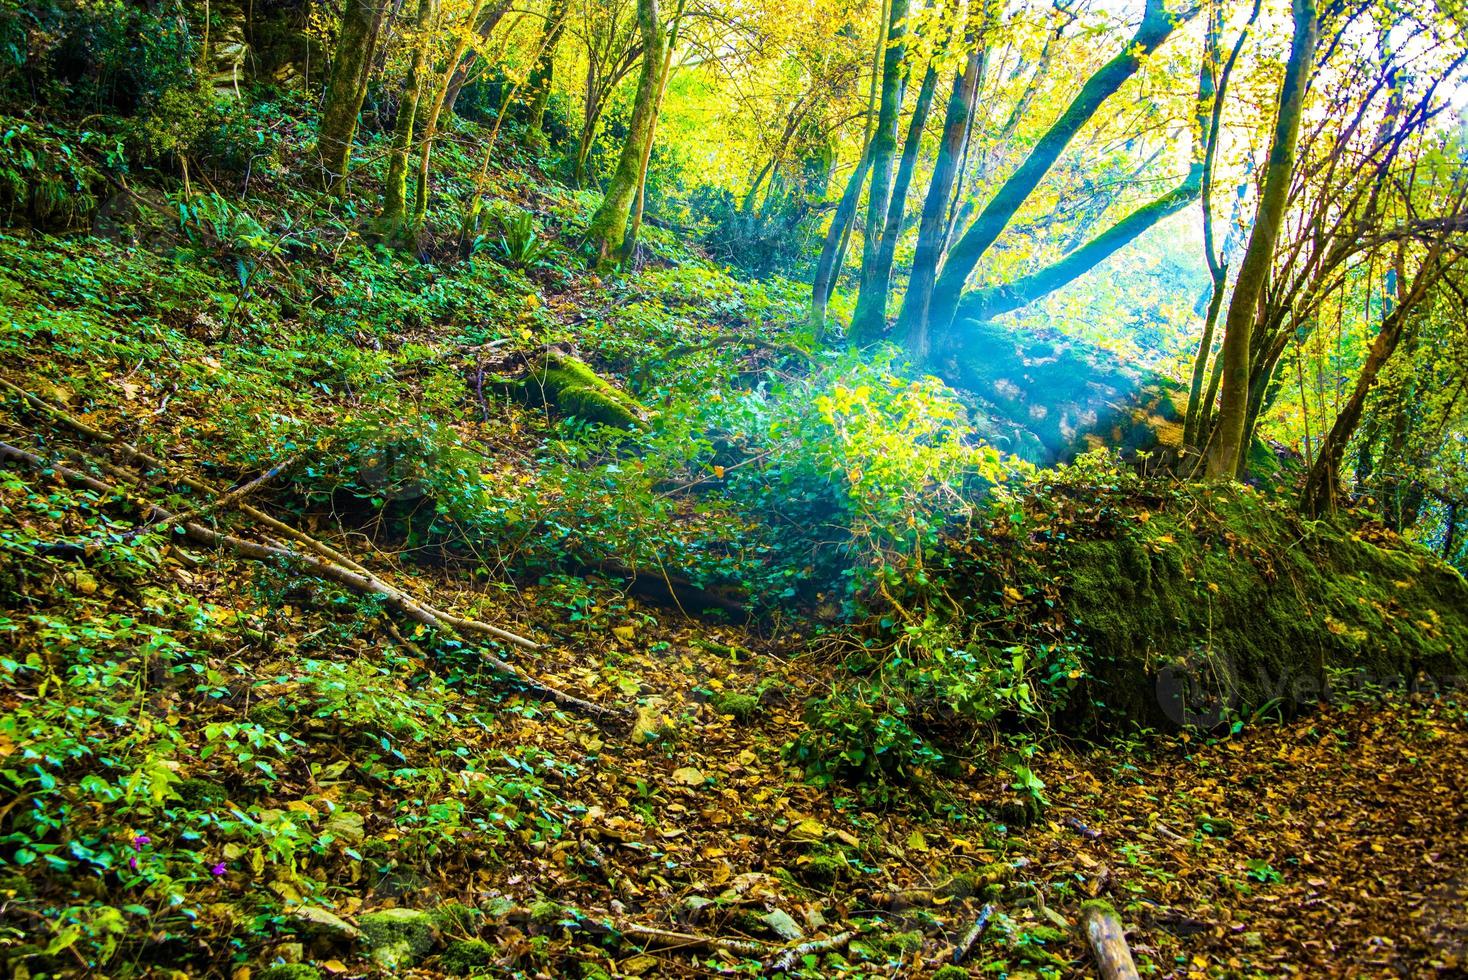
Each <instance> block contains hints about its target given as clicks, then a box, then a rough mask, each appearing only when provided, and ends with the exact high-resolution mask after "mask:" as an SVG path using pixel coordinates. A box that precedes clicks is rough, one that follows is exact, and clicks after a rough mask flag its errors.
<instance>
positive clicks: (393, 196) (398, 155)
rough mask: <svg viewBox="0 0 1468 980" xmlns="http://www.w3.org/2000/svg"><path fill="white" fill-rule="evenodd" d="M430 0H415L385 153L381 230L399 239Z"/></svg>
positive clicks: (405, 218) (431, 8)
mask: <svg viewBox="0 0 1468 980" xmlns="http://www.w3.org/2000/svg"><path fill="white" fill-rule="evenodd" d="M433 14H434V0H418V22H417V31H416V34H415V36H414V38H413V61H412V64H411V65H410V66H409V67H408V80H407V81H406V82H405V83H404V84H403V95H402V98H401V99H399V100H398V118H397V123H396V124H395V125H394V126H393V140H392V152H391V154H390V155H389V157H388V164H387V184H386V186H385V187H384V188H383V195H382V215H381V217H380V219H379V222H380V224H381V225H382V230H383V233H384V234H385V235H387V236H388V238H389V239H392V240H394V241H401V240H402V238H403V233H404V231H405V229H406V227H407V223H408V156H409V154H411V153H412V150H413V123H414V119H415V117H416V116H417V114H418V103H419V102H420V101H422V99H421V94H422V90H423V82H424V78H423V74H424V67H425V65H424V62H425V61H426V60H427V57H428V45H429V43H430V41H431V39H430V37H429V34H430V32H431V28H432V25H433Z"/></svg>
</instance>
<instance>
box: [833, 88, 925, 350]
mask: <svg viewBox="0 0 1468 980" xmlns="http://www.w3.org/2000/svg"><path fill="white" fill-rule="evenodd" d="M937 85H938V69H937V66H936V65H932V64H929V65H928V70H927V71H926V72H925V73H924V75H923V81H922V85H921V86H920V87H919V88H918V97H917V103H916V104H915V105H914V106H913V110H912V120H911V121H910V122H909V124H908V127H907V142H906V143H904V144H903V147H902V161H901V162H900V163H899V164H898V167H897V178H896V180H894V181H893V183H892V194H891V199H890V201H889V202H888V205H887V218H886V220H885V221H884V222H883V225H882V239H881V244H880V245H878V247H877V258H876V262H875V263H874V264H873V268H872V270H871V275H870V276H869V277H867V276H863V277H862V284H861V287H862V288H861V292H859V293H858V294H857V298H856V313H855V315H854V316H853V317H852V321H851V333H852V337H853V338H860V339H870V340H874V339H876V338H877V337H880V336H881V335H882V334H883V333H885V332H886V330H887V298H888V296H889V295H890V293H891V291H892V264H893V262H894V260H895V258H896V255H897V239H898V237H899V236H900V235H901V234H902V222H903V219H904V217H905V216H906V213H907V190H908V187H909V186H910V185H911V184H912V173H913V170H914V169H915V168H916V167H917V158H918V151H919V150H921V149H922V143H923V131H924V130H925V129H926V128H927V124H928V113H929V112H931V111H932V108H933V91H934V90H935V89H936V88H937Z"/></svg>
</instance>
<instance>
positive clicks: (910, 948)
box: [881, 929, 923, 956]
mask: <svg viewBox="0 0 1468 980" xmlns="http://www.w3.org/2000/svg"><path fill="white" fill-rule="evenodd" d="M881 942H882V947H883V948H884V949H886V950H887V951H888V952H889V953H895V954H898V955H903V956H911V955H912V954H913V953H916V952H917V951H918V950H920V949H922V948H923V934H922V933H920V932H918V931H917V930H916V929H914V930H912V931H911V932H894V933H892V934H891V935H887V936H883V937H882V940H881Z"/></svg>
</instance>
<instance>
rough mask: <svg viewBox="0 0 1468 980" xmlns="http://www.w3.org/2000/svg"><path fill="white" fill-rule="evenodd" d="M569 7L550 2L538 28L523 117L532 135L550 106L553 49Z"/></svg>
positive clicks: (565, 2) (558, 0) (561, 1)
mask: <svg viewBox="0 0 1468 980" xmlns="http://www.w3.org/2000/svg"><path fill="white" fill-rule="evenodd" d="M569 7H570V0H552V3H551V9H550V12H549V13H547V14H546V21H545V26H544V27H542V28H541V40H540V57H539V58H537V59H535V67H534V68H533V69H532V70H531V72H530V80H529V84H530V109H529V111H528V113H527V116H526V125H527V126H528V127H529V128H530V129H531V130H533V131H536V132H539V131H540V128H541V126H542V125H543V124H544V122H545V107H546V106H547V105H549V104H550V94H551V84H552V82H554V80H555V71H556V47H557V46H558V45H559V44H560V43H561V32H562V31H563V30H565V27H566V14H567V12H568V8H569Z"/></svg>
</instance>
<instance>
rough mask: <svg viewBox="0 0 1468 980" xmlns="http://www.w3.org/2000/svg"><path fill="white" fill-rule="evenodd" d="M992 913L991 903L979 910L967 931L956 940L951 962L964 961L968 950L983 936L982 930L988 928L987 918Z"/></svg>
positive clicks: (990, 916)
mask: <svg viewBox="0 0 1468 980" xmlns="http://www.w3.org/2000/svg"><path fill="white" fill-rule="evenodd" d="M993 915H994V906H993V905H992V904H988V905H985V906H984V907H983V908H982V909H980V910H979V917H978V918H977V919H975V920H974V924H973V925H972V926H970V927H969V931H968V932H966V933H964V934H963V938H962V939H961V940H959V942H958V947H957V948H956V949H955V950H954V951H953V962H955V963H962V962H963V961H964V959H965V957H967V956H968V954H969V951H970V950H972V949H973V948H974V943H976V942H978V941H979V940H980V939H982V938H983V936H984V932H985V931H986V930H987V929H988V928H989V920H990V918H992V917H993Z"/></svg>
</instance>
